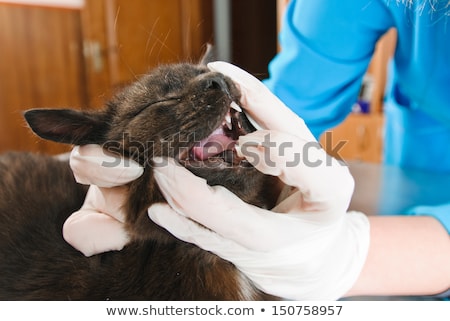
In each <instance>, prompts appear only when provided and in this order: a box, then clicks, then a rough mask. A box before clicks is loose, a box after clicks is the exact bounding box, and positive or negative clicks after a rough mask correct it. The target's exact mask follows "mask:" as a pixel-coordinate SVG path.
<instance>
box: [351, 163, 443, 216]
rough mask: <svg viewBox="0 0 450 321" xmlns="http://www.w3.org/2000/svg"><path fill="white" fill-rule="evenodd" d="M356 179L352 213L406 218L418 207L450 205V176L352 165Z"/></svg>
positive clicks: (378, 166) (388, 167)
mask: <svg viewBox="0 0 450 321" xmlns="http://www.w3.org/2000/svg"><path fill="white" fill-rule="evenodd" d="M349 169H350V172H351V173H352V175H353V177H354V179H355V192H354V194H353V198H352V202H351V204H350V209H351V210H357V211H361V212H363V213H365V214H367V215H397V214H405V212H406V211H407V209H409V208H411V207H413V206H417V205H440V204H445V203H450V173H447V174H442V173H436V172H425V171H419V170H408V169H402V168H398V167H393V166H386V165H380V164H372V163H364V162H349Z"/></svg>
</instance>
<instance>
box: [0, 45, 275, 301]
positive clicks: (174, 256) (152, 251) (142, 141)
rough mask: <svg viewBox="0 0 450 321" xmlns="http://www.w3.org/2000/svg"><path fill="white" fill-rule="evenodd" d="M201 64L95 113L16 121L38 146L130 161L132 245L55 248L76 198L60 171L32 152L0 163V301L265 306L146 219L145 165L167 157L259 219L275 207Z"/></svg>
mask: <svg viewBox="0 0 450 321" xmlns="http://www.w3.org/2000/svg"><path fill="white" fill-rule="evenodd" d="M205 57H208V54H207V55H206V56H205ZM207 61H208V59H207V58H204V59H203V60H202V61H201V62H200V63H198V64H194V63H176V64H168V65H161V66H159V67H156V68H155V69H153V70H152V71H150V72H149V73H148V74H146V75H143V76H142V77H141V78H139V79H138V80H137V81H135V82H134V83H131V84H130V85H128V86H127V87H125V88H124V89H123V90H121V91H119V92H118V93H117V94H116V95H115V96H114V97H113V98H112V99H111V100H110V101H109V102H107V103H106V104H105V106H104V108H103V109H101V110H89V111H80V110H74V109H32V110H28V111H26V112H25V113H24V117H25V119H26V121H27V123H28V124H29V126H30V128H31V129H32V130H33V131H34V132H35V133H36V134H37V135H38V136H40V137H42V138H44V139H48V140H52V141H56V142H60V143H65V144H75V145H84V144H100V145H102V146H103V147H104V148H105V149H107V150H109V151H110V152H114V153H117V154H119V155H123V156H125V157H129V158H131V159H133V160H135V161H136V162H138V163H139V164H140V165H142V166H143V167H144V174H143V175H142V176H141V177H140V178H138V179H137V180H135V181H133V182H131V183H129V184H128V191H129V192H128V195H127V201H126V204H125V212H126V215H127V217H126V229H127V231H128V233H129V235H130V237H131V242H130V243H129V244H128V245H127V246H125V248H124V249H123V250H121V251H112V252H107V253H102V254H98V255H94V256H92V257H85V256H83V255H82V254H81V253H80V252H78V251H77V250H75V249H74V248H72V247H71V246H70V245H69V244H67V243H66V242H65V241H64V240H63V238H62V232H61V230H62V225H63V223H64V221H65V220H66V218H67V217H68V216H69V215H70V214H71V213H72V212H74V211H76V210H78V209H79V208H80V207H81V205H82V203H83V200H84V197H85V195H86V191H87V186H83V185H79V184H77V183H76V182H75V180H74V178H73V175H72V173H71V170H70V167H69V165H68V162H67V161H61V160H59V159H56V158H55V157H52V156H46V155H39V154H32V153H20V152H15V153H13V152H10V153H6V154H4V155H2V156H0V299H2V300H265V299H269V300H273V299H276V298H275V297H273V296H271V295H268V294H266V293H263V292H261V291H260V290H258V289H257V288H256V287H255V286H254V285H253V284H252V282H251V281H250V280H249V279H247V278H246V277H245V276H244V275H243V274H242V273H241V272H239V270H238V269H237V268H236V267H235V266H234V265H233V264H232V263H230V262H227V261H225V260H223V259H221V258H219V257H218V256H216V255H214V254H212V253H210V252H207V251H204V250H201V249H200V248H198V247H196V246H195V245H192V244H187V243H185V242H182V241H180V240H178V239H176V238H174V237H173V236H172V235H170V234H169V233H168V232H167V231H165V230H164V229H162V228H161V227H159V226H158V225H156V224H155V223H153V222H152V221H151V220H150V219H149V218H148V215H147V208H148V207H149V206H150V205H151V204H154V203H156V202H165V200H164V198H163V196H162V194H161V192H160V191H159V189H158V186H157V184H156V182H155V180H154V178H153V175H152V167H153V165H154V164H153V163H152V158H153V157H154V156H168V157H173V158H175V159H176V160H177V161H178V162H179V163H180V164H181V165H183V166H184V167H186V168H187V169H188V170H190V171H191V172H193V173H194V174H196V175H198V176H201V177H203V178H205V179H206V180H207V182H208V184H209V185H223V186H225V187H226V188H228V189H229V190H231V191H232V192H234V193H235V194H236V195H238V196H239V197H240V198H241V199H242V200H244V201H246V202H248V203H251V204H253V205H256V206H260V207H263V208H268V209H270V208H271V207H273V206H274V205H275V203H276V199H277V196H278V193H279V188H278V186H280V182H279V180H278V178H275V177H272V176H266V175H263V174H262V173H260V172H259V171H257V170H256V169H255V168H254V167H252V166H251V165H250V164H249V163H248V162H247V161H246V160H245V159H243V158H239V157H238V156H237V154H236V152H235V150H234V149H233V148H232V147H233V144H234V143H235V141H236V139H237V138H238V137H239V135H244V134H246V133H249V132H251V131H254V130H255V128H254V127H253V126H252V124H251V123H250V122H249V121H248V119H247V117H246V116H245V114H244V113H243V112H240V111H239V107H237V106H236V105H238V104H239V99H240V93H239V90H238V88H237V87H236V86H235V85H234V84H233V82H232V81H231V80H230V79H229V78H227V77H225V76H224V75H222V74H220V73H217V72H212V71H210V70H209V69H208V68H207V67H206V62H207ZM230 106H231V107H230ZM211 134H212V135H211ZM217 135H219V137H220V138H221V139H225V140H226V141H228V142H229V148H225V150H218V151H217V154H216V155H212V154H209V153H208V152H207V149H206V148H207V145H208V144H214V143H216V141H215V140H214V137H216V138H217V137H218V136H217ZM180 184H182V182H180ZM186 188H189V186H186ZM211 211H214V208H211ZM230 224H232V222H230Z"/></svg>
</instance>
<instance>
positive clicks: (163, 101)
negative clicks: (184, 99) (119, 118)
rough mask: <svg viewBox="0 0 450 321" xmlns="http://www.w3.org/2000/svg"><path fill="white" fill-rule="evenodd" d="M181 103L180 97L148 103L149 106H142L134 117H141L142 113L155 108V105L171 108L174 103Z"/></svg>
mask: <svg viewBox="0 0 450 321" xmlns="http://www.w3.org/2000/svg"><path fill="white" fill-rule="evenodd" d="M179 102H181V98H180V97H171V98H165V99H161V100H157V101H153V102H151V103H148V104H145V105H144V106H142V107H141V108H140V109H139V110H138V111H137V112H135V113H134V114H133V117H135V116H137V115H139V114H140V113H142V112H143V111H144V110H146V109H147V108H150V107H153V106H155V105H159V106H164V105H167V107H169V106H171V105H173V104H174V103H179Z"/></svg>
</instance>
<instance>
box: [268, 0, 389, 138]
mask: <svg viewBox="0 0 450 321" xmlns="http://www.w3.org/2000/svg"><path fill="white" fill-rule="evenodd" d="M392 25H393V20H392V16H391V15H390V13H389V11H388V10H387V8H386V5H385V3H384V2H383V1H382V0H314V1H311V0H292V1H291V3H290V4H289V6H288V8H287V9H286V14H285V16H284V21H283V28H282V31H281V32H280V45H281V48H282V50H281V51H280V53H279V54H278V55H277V56H276V57H275V58H274V59H273V61H272V62H271V63H270V65H269V75H270V77H269V79H266V80H265V84H266V85H267V86H268V87H269V89H270V90H271V91H272V92H273V93H275V95H277V96H278V97H280V99H281V100H282V101H284V103H285V104H286V105H287V106H289V107H290V108H291V109H293V110H294V111H295V112H296V113H297V114H298V115H299V116H300V117H302V118H303V119H304V120H305V122H306V124H307V125H308V126H309V127H310V129H311V131H312V132H313V134H314V136H316V137H319V136H320V134H321V133H322V132H323V131H325V130H326V129H329V128H331V127H333V126H335V125H337V124H338V123H339V122H341V121H342V120H343V119H344V118H345V117H346V116H347V114H348V113H349V112H350V110H351V107H352V105H353V104H354V103H355V101H356V99H357V96H358V92H359V90H360V86H361V81H362V77H363V75H364V73H365V71H366V69H367V66H368V64H369V62H370V58H371V56H372V54H373V51H374V47H375V43H376V41H377V40H378V39H379V37H380V36H381V35H382V34H383V33H385V32H386V31H387V30H388V29H389V28H390V27H391V26H392Z"/></svg>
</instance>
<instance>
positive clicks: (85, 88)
mask: <svg viewBox="0 0 450 321" xmlns="http://www.w3.org/2000/svg"><path fill="white" fill-rule="evenodd" d="M84 2H85V5H84V6H83V7H80V8H56V7H42V6H30V5H14V4H7V3H0V43H1V44H2V45H1V49H0V75H1V77H0V152H4V151H7V150H30V151H41V152H48V153H59V152H62V151H65V150H67V149H68V147H64V146H62V145H60V144H56V143H52V142H45V141H42V140H40V139H39V138H37V137H35V136H34V135H32V134H31V132H30V130H29V129H28V128H27V127H26V125H25V122H24V120H23V117H22V112H23V110H26V109H29V108H40V107H50V108H64V107H70V108H80V109H83V108H87V107H99V106H101V105H103V103H104V102H105V100H106V99H107V98H108V97H109V96H110V95H111V93H112V91H113V90H115V89H116V88H118V87H121V86H123V85H124V84H125V83H128V82H130V81H133V80H134V79H135V78H136V77H138V76H139V75H141V74H143V73H145V72H147V71H148V70H149V69H151V68H152V67H154V66H156V65H158V64H161V63H170V62H178V61H187V60H189V61H197V60H198V59H199V58H200V56H201V53H202V51H203V50H204V46H205V44H206V43H207V42H211V41H212V35H213V27H212V25H213V24H212V0H189V1H185V0H133V1H129V0H85V1H84Z"/></svg>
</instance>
